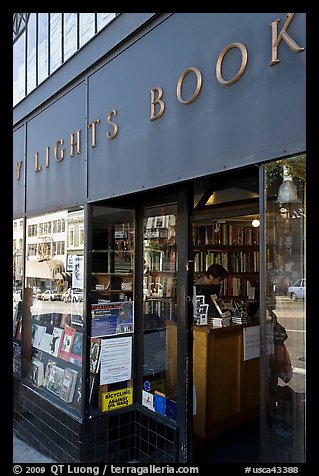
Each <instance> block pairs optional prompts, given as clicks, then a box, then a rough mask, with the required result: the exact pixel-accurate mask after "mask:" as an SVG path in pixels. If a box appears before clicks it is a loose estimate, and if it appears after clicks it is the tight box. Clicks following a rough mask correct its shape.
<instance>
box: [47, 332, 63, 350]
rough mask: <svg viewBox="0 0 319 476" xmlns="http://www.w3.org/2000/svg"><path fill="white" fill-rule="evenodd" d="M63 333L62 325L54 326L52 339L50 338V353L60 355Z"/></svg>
mask: <svg viewBox="0 0 319 476" xmlns="http://www.w3.org/2000/svg"><path fill="white" fill-rule="evenodd" d="M62 334H63V329H61V328H60V327H54V328H53V332H52V334H51V339H50V349H49V354H51V355H54V357H57V356H58V353H59V349H60V344H61V339H62Z"/></svg>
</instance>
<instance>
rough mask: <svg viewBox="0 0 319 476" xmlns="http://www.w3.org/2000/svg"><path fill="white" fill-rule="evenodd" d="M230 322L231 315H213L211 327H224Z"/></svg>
mask: <svg viewBox="0 0 319 476" xmlns="http://www.w3.org/2000/svg"><path fill="white" fill-rule="evenodd" d="M230 324H231V316H228V317H213V319H212V325H213V327H226V326H230Z"/></svg>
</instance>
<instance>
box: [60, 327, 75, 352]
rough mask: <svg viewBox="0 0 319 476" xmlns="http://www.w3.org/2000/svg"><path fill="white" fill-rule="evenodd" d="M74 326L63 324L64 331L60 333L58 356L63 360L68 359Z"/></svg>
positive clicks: (73, 335)
mask: <svg viewBox="0 0 319 476" xmlns="http://www.w3.org/2000/svg"><path fill="white" fill-rule="evenodd" d="M75 332H76V330H75V328H74V327H70V326H68V325H65V327H64V331H63V334H62V339H61V345H60V350H59V353H58V357H60V358H61V359H64V360H69V358H70V355H71V350H72V345H73V341H74V337H75Z"/></svg>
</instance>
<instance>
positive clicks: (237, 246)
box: [192, 167, 260, 463]
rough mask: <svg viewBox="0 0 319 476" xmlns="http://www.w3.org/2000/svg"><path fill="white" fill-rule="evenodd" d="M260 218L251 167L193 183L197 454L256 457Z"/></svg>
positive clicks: (200, 457) (212, 459) (206, 458)
mask: <svg viewBox="0 0 319 476" xmlns="http://www.w3.org/2000/svg"><path fill="white" fill-rule="evenodd" d="M259 224H260V222H259V178H258V169H257V168H256V167H254V168H247V169H245V170H244V169H243V170H240V171H236V174H235V173H229V174H223V175H220V176H218V177H217V176H214V177H211V178H209V179H204V180H199V181H197V182H196V183H195V186H194V211H193V217H192V227H193V257H194V280H193V283H194V288H193V291H194V292H193V304H194V306H193V307H194V316H193V318H194V325H193V383H194V416H193V456H194V457H193V460H194V462H201V463H202V462H204V463H205V462H207V463H225V462H228V463H229V462H233V463H241V462H243V463H244V462H256V463H258V462H259V461H260V460H259V431H260V430H259V424H260V423H259V412H260V409H259V387H260V375H259V366H260V365H259V335H260V326H259V270H260V267H259V266H260V262H259V260H260V253H259V245H260V236H259ZM216 264H217V268H215V265H216ZM212 265H213V266H212ZM214 269H217V270H219V271H221V270H222V269H224V270H226V271H227V274H226V275H222V276H221V277H219V276H217V275H216V276H215V278H216V279H215V281H214V279H212V278H214V276H212V274H213V275H214V272H215V271H214Z"/></svg>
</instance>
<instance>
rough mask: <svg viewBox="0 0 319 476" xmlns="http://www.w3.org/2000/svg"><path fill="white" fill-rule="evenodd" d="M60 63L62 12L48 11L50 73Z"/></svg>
mask: <svg viewBox="0 0 319 476" xmlns="http://www.w3.org/2000/svg"><path fill="white" fill-rule="evenodd" d="M61 64H62V14H61V13H50V74H51V73H52V72H53V71H54V70H56V69H57V68H58V67H59V66H60V65H61Z"/></svg>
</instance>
